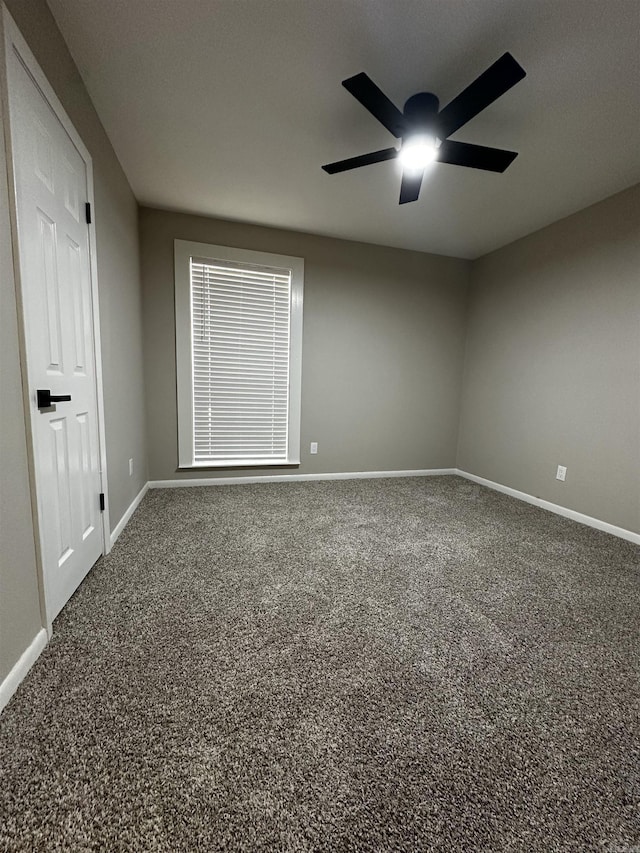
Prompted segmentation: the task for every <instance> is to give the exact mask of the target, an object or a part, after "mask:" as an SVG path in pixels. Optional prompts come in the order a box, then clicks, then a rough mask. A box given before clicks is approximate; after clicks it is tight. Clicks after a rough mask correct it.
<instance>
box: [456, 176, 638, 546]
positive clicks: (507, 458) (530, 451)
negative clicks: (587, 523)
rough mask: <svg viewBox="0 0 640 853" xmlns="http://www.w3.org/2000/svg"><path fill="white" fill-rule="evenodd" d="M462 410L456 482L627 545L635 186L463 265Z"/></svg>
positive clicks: (632, 518) (634, 378) (631, 490)
mask: <svg viewBox="0 0 640 853" xmlns="http://www.w3.org/2000/svg"><path fill="white" fill-rule="evenodd" d="M462 399H463V402H462V416H461V427H460V441H459V449H458V467H459V468H461V469H462V470H464V471H468V472H471V473H473V474H477V475H479V476H481V477H486V478H487V479H489V480H493V481H495V482H498V483H501V484H503V485H506V486H510V487H511V488H514V489H518V490H520V491H523V492H527V493H529V494H531V495H535V496H537V497H540V498H543V499H544V500H548V501H552V502H553V503H556V504H560V505H561V506H564V507H568V508H570V509H574V510H577V511H578V512H582V513H585V514H587V515H590V516H593V517H595V518H599V519H601V520H603V521H607V522H610V523H612V524H615V525H618V526H620V527H623V528H625V529H628V530H632V531H635V532H640V186H636V187H633V188H632V189H629V190H626V191H624V192H622V193H619V194H617V195H615V196H612V197H611V198H609V199H606V200H605V201H603V202H600V203H599V204H596V205H593V206H592V207H589V208H587V209H585V210H583V211H581V212H579V213H576V214H574V215H573V216H570V217H568V218H567V219H564V220H562V221H560V222H557V223H555V224H553V225H551V226H549V227H547V228H544V229H543V230H541V231H538V232H537V233H535V234H532V235H530V236H528V237H525V238H524V239H522V240H518V241H517V242H515V243H512V244H511V245H509V246H507V247H505V248H503V249H500V250H498V251H496V252H493V253H491V254H489V255H486V256H485V257H483V258H481V259H480V260H478V261H476V262H474V265H473V271H472V290H471V296H470V303H469V319H468V330H467V353H466V366H465V379H464V390H463V398H462ZM558 465H566V466H567V468H568V472H567V479H566V482H565V483H561V482H559V481H558V480H556V479H555V474H556V468H557V466H558Z"/></svg>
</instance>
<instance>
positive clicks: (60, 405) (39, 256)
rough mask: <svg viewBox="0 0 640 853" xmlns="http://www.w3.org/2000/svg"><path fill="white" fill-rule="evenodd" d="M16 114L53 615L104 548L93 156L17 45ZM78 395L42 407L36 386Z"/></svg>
mask: <svg viewBox="0 0 640 853" xmlns="http://www.w3.org/2000/svg"><path fill="white" fill-rule="evenodd" d="M8 79H9V116H10V125H11V139H12V149H13V162H14V178H15V190H16V205H17V222H18V242H19V252H18V253H19V261H20V274H21V276H20V277H21V286H22V302H23V312H24V320H25V342H26V352H27V373H28V384H29V398H30V402H31V406H32V411H31V422H32V430H33V450H34V462H35V479H36V491H37V496H38V513H39V522H40V527H41V539H42V549H43V554H42V561H43V572H44V580H45V594H46V604H47V615H48V618H49V619H51V620H52V619H53V618H54V617H55V616H56V615H57V614H58V613H59V611H60V609H61V608H62V607H63V606H64V604H65V603H66V601H67V600H68V599H69V597H70V596H71V595H72V594H73V592H74V590H75V589H76V588H77V586H78V585H79V584H80V582H81V581H82V579H83V578H84V577H85V575H86V574H87V572H88V571H89V569H90V568H91V566H92V565H93V564H94V563H95V561H96V560H97V559H98V557H99V556H100V554H102V553H103V549H104V542H103V533H102V525H101V524H100V517H99V495H100V491H101V486H100V483H101V477H100V454H99V446H98V435H99V432H98V414H97V390H96V370H95V344H94V337H93V310H92V289H91V259H90V254H89V233H88V226H87V224H86V222H85V221H84V204H85V202H86V200H87V198H88V186H87V180H88V177H87V167H86V163H85V161H84V159H83V157H82V155H81V154H80V152H79V151H78V150H77V148H76V147H75V145H74V143H73V141H72V139H71V137H70V136H69V135H68V133H67V132H66V130H65V129H64V127H63V125H62V124H61V122H60V121H59V119H58V118H57V116H56V114H55V113H54V111H53V110H52V108H51V106H50V105H49V103H48V102H47V100H46V99H45V97H44V96H43V94H42V92H41V91H40V89H39V88H38V86H37V84H36V83H35V81H34V80H33V78H32V77H31V75H30V73H29V72H28V71H27V69H26V68H25V66H24V65H23V64H22V62H21V61H20V60H19V58H18V57H17V56H16V54H15V53H12V55H10V56H9V59H8ZM39 388H41V389H50V391H51V394H52V395H70V396H71V400H70V401H61V402H57V403H55V404H54V405H52V406H51V407H50V408H48V409H38V407H37V405H36V391H37V389H39Z"/></svg>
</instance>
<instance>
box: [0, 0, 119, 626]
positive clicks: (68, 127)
mask: <svg viewBox="0 0 640 853" xmlns="http://www.w3.org/2000/svg"><path fill="white" fill-rule="evenodd" d="M0 6H1V11H2V15H1V26H2V37H1V38H0V50H1V51H2V56H1V57H0V59H1V61H0V73H1V76H2V81H1V83H2V85H1V89H2V91H1V92H0V96H1V98H2V117H3V126H4V142H5V148H6V159H7V177H8V185H9V216H10V221H11V242H12V246H13V269H14V277H15V287H16V302H17V306H18V336H19V346H20V364H21V369H22V387H23V402H24V409H25V422H26V427H27V456H28V464H29V481H30V488H31V498H32V501H31V502H32V509H33V517H34V527H35V532H36V536H35V538H36V560H37V564H38V574H39V579H38V580H39V587H40V609H41V612H42V615H43V624H44V625H45V626H46V627H47V631H48V633H49V636H51V633H52V630H51V621H52V620H51V619H50V618H49V615H48V614H47V613H46V602H45V596H44V589H45V587H44V573H43V560H42V553H43V541H42V525H41V523H40V518H41V513H40V512H39V509H38V508H39V501H40V495H39V494H38V490H37V486H36V472H35V458H36V457H35V447H34V439H35V436H34V430H33V423H32V420H33V418H32V414H33V401H32V400H31V399H30V397H29V386H28V382H29V373H28V361H27V348H26V328H25V314H24V299H23V295H24V291H23V283H22V277H21V272H20V258H19V253H18V251H17V248H16V247H17V246H18V226H17V200H16V183H15V181H16V177H15V163H14V156H13V146H12V140H11V119H10V114H9V71H8V68H9V57H10V56H11V54H14V55H15V56H16V57H17V59H18V60H19V62H21V63H22V65H23V66H24V68H25V69H26V71H27V72H28V74H29V75H30V76H31V78H32V79H33V81H34V83H35V84H36V86H37V87H38V89H39V90H40V92H41V94H42V96H43V97H44V99H45V100H46V102H47V103H48V104H49V106H50V108H51V109H52V111H53V112H54V114H55V115H56V117H57V119H58V121H59V122H60V124H61V125H62V127H63V128H64V130H65V131H66V132H67V134H68V135H69V137H70V139H71V141H72V142H73V144H74V145H75V147H76V149H77V150H78V153H79V154H80V156H81V157H82V159H83V161H84V163H85V166H86V170H87V172H86V174H87V201H88V202H89V204H90V205H91V210H92V211H94V210H95V205H94V192H93V161H92V159H91V155H90V153H89V151H88V149H87V148H86V146H85V144H84V143H83V141H82V139H81V138H80V136H79V134H78V132H77V131H76V129H75V127H74V126H73V123H72V122H71V119H70V118H69V116H68V115H67V112H66V110H65V109H64V107H63V106H62V103H61V102H60V100H59V99H58V97H57V95H56V94H55V92H54V90H53V88H52V86H51V84H50V83H49V81H48V80H47V78H46V77H45V75H44V72H43V71H42V69H41V68H40V66H39V64H38V62H37V60H36V58H35V56H34V55H33V53H32V52H31V49H30V48H29V46H28V44H27V42H26V41H25V39H24V38H23V36H22V34H21V33H20V30H19V29H18V27H17V25H16V23H15V21H14V20H13V18H12V17H11V14H10V13H9V10H8V9H7V7H6V6H5V4H4V3H0ZM87 228H88V229H89V267H90V277H91V309H92V316H93V339H94V366H95V380H96V402H97V409H98V421H97V427H98V454H99V460H100V483H101V486H100V490H101V491H102V492H103V493H104V495H105V498H106V500H105V509H104V511H103V512H102V513H101V516H102V553H103V554H108V553H109V551H110V550H111V535H110V523H109V490H108V483H107V456H106V442H105V435H106V432H105V420H104V390H103V378H102V345H101V337H100V310H99V309H100V303H99V294H98V267H97V259H96V230H95V216H92V217H91V223H90V224H89V225H87Z"/></svg>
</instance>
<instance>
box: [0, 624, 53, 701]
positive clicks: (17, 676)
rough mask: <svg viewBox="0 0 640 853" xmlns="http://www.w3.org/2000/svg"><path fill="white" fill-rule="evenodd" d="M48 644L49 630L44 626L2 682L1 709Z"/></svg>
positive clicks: (0, 687)
mask: <svg viewBox="0 0 640 853" xmlns="http://www.w3.org/2000/svg"><path fill="white" fill-rule="evenodd" d="M46 645H47V632H46V630H45V629H44V628H41V629H40V630H39V631H38V633H37V634H36V635H35V637H34V638H33V640H32V641H31V643H30V644H29V645H28V646H27V648H26V649H25V650H24V652H23V653H22V654H21V655H20V658H19V659H18V661H17V663H16V664H15V665H14V667H13V669H12V670H11V672H10V673H9V675H7V677H6V678H5V680H4V681H3V682H2V684H0V711H2V709H3V708H4V707H5V705H6V704H7V702H8V701H9V699H11V697H12V696H13V694H14V693H15V692H16V690H17V689H18V687H19V685H20V682H21V681H22V679H23V678H24V677H25V675H26V674H27V673H28V672H29V670H30V669H31V667H32V666H33V665H34V663H35V662H36V661H37V660H38V658H39V657H40V653H41V652H42V650H43V649H44V647H45V646H46Z"/></svg>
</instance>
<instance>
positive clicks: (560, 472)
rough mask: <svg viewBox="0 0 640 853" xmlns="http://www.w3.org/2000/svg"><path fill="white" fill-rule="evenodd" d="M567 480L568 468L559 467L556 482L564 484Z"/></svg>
mask: <svg viewBox="0 0 640 853" xmlns="http://www.w3.org/2000/svg"><path fill="white" fill-rule="evenodd" d="M566 478H567V469H566V466H565V465H558V470H557V472H556V480H562V482H563V483H564V481H565V480H566Z"/></svg>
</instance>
